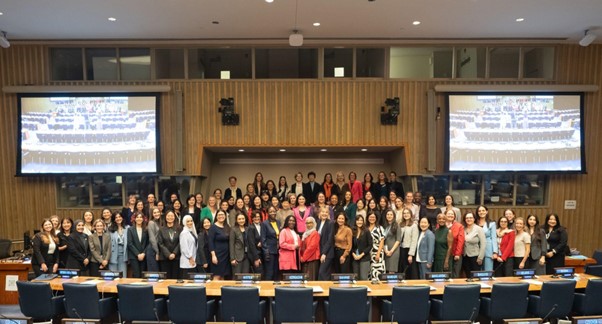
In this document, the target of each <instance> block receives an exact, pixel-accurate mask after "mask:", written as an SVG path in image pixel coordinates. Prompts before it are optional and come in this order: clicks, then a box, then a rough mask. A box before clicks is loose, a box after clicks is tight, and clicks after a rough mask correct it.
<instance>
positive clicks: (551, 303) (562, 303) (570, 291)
mask: <svg viewBox="0 0 602 324" xmlns="http://www.w3.org/2000/svg"><path fill="white" fill-rule="evenodd" d="M575 284H576V282H575V281H574V280H558V281H547V282H544V283H543V285H542V286H541V291H540V293H539V296H535V295H529V308H528V311H529V313H530V314H533V315H534V316H535V317H541V318H542V319H543V320H544V321H545V320H546V318H561V317H567V316H568V315H569V313H570V312H571V309H572V307H573V299H574V296H575V295H574V292H575ZM544 317H546V318H544Z"/></svg>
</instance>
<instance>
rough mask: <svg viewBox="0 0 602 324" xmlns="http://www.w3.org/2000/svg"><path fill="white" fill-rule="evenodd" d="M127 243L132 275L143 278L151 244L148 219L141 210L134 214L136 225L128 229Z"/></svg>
mask: <svg viewBox="0 0 602 324" xmlns="http://www.w3.org/2000/svg"><path fill="white" fill-rule="evenodd" d="M127 244H128V259H129V260H130V267H131V269H132V277H134V278H141V277H142V272H143V271H146V251H147V248H148V244H149V243H148V232H147V231H146V220H145V219H144V214H142V213H141V212H136V213H135V214H134V225H132V226H131V227H130V228H129V229H128V238H127Z"/></svg>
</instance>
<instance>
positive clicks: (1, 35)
mask: <svg viewBox="0 0 602 324" xmlns="http://www.w3.org/2000/svg"><path fill="white" fill-rule="evenodd" d="M0 47H2V48H9V47H10V42H9V41H8V39H7V38H6V32H5V31H0Z"/></svg>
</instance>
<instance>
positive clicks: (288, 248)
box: [278, 228, 301, 270]
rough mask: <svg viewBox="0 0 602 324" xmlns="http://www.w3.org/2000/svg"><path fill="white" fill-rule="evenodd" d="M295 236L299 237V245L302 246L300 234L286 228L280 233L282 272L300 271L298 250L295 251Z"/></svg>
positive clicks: (279, 253) (280, 263)
mask: <svg viewBox="0 0 602 324" xmlns="http://www.w3.org/2000/svg"><path fill="white" fill-rule="evenodd" d="M294 236H297V243H298V244H299V246H301V238H300V237H299V234H297V233H295V232H294V231H291V230H290V229H289V228H285V229H283V230H282V231H280V235H279V236H278V245H279V246H280V249H279V250H278V255H279V260H278V262H279V265H280V270H299V269H298V267H297V250H296V249H295V240H294V238H293V237H294Z"/></svg>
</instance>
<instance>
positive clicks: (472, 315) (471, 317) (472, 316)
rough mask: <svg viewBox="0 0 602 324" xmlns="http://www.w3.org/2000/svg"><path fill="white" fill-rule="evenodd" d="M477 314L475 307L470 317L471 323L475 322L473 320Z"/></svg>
mask: <svg viewBox="0 0 602 324" xmlns="http://www.w3.org/2000/svg"><path fill="white" fill-rule="evenodd" d="M476 314H477V308H476V307H473V308H472V313H470V317H469V318H468V320H469V321H470V322H471V323H472V322H473V320H472V319H473V318H474V316H475V315H476Z"/></svg>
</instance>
